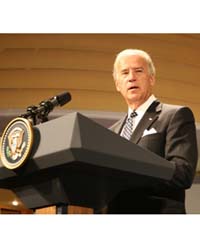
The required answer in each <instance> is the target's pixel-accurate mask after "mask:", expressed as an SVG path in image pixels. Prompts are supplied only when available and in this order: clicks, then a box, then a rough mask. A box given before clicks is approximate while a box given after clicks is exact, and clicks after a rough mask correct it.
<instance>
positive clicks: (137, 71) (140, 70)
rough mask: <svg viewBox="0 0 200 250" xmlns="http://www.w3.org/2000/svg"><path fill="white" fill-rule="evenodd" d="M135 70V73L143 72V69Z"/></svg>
mask: <svg viewBox="0 0 200 250" xmlns="http://www.w3.org/2000/svg"><path fill="white" fill-rule="evenodd" d="M135 72H136V73H140V72H143V69H136V70H135Z"/></svg>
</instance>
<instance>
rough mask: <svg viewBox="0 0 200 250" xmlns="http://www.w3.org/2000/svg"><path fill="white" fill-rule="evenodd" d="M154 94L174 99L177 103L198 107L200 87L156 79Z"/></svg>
mask: <svg viewBox="0 0 200 250" xmlns="http://www.w3.org/2000/svg"><path fill="white" fill-rule="evenodd" d="M154 88H155V92H156V94H157V95H159V96H163V97H168V98H170V97H171V98H173V99H176V100H177V101H179V102H190V103H196V104H199V105H200V86H199V85H193V84H191V83H189V84H188V83H187V82H179V81H174V80H171V81H170V80H165V79H157V81H156V84H155V87H154Z"/></svg>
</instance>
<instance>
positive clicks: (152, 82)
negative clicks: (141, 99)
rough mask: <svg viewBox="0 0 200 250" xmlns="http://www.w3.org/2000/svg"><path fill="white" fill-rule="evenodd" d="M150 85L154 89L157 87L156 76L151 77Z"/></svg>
mask: <svg viewBox="0 0 200 250" xmlns="http://www.w3.org/2000/svg"><path fill="white" fill-rule="evenodd" d="M150 84H151V86H152V87H153V86H154V85H155V76H154V75H151V76H150Z"/></svg>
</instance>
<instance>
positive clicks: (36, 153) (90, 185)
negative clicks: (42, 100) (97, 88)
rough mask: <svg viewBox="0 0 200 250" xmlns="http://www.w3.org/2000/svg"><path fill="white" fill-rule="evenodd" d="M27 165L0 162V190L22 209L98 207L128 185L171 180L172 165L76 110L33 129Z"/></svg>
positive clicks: (146, 185) (139, 185) (103, 205)
mask: <svg viewBox="0 0 200 250" xmlns="http://www.w3.org/2000/svg"><path fill="white" fill-rule="evenodd" d="M33 132H34V143H33V148H32V151H31V155H30V157H29V159H28V160H27V161H26V163H25V164H24V165H23V166H21V167H20V168H17V169H15V170H10V169H7V168H5V167H4V166H3V165H2V162H1V161H0V188H6V189H10V190H12V191H13V192H14V193H15V194H16V195H17V196H18V197H19V198H20V199H21V200H22V202H23V203H24V204H25V206H26V207H27V208H30V209H37V208H43V207H47V206H57V207H60V206H64V205H65V206H66V205H74V206H82V207H89V208H93V209H94V210H96V211H97V210H99V209H101V208H103V207H105V206H106V205H107V204H108V202H109V201H111V200H112V199H113V198H114V197H115V195H117V194H118V193H119V192H120V191H123V190H125V189H128V188H136V187H137V188H140V187H141V188H143V187H148V186H149V185H151V183H152V182H155V181H156V180H158V179H164V180H170V179H171V178H172V176H173V173H174V166H173V165H172V164H171V163H170V162H168V161H167V160H165V159H163V158H161V157H160V156H158V155H156V154H154V153H152V152H150V151H148V150H145V149H143V148H141V147H139V146H138V145H135V144H134V143H132V142H130V141H127V140H126V139H124V138H122V137H120V136H119V135H117V134H115V133H113V132H112V131H110V130H109V129H107V128H104V127H103V126H101V125H99V124H98V123H96V122H94V121H92V120H90V119H89V118H87V117H85V116H83V115H82V114H80V113H78V112H74V113H69V114H68V115H65V116H62V117H59V118H56V119H54V120H50V121H48V122H45V123H41V124H39V125H37V126H34V127H33Z"/></svg>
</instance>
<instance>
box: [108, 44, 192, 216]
mask: <svg viewBox="0 0 200 250" xmlns="http://www.w3.org/2000/svg"><path fill="white" fill-rule="evenodd" d="M113 77H114V81H115V85H116V89H117V91H118V92H120V93H121V95H122V96H123V97H124V99H125V101H126V103H127V105H128V115H127V116H126V117H124V118H123V119H121V120H120V121H118V122H117V123H115V124H114V125H113V126H112V127H111V130H112V131H114V132H115V133H118V134H120V135H121V136H123V137H125V138H126V139H129V140H130V141H132V142H133V143H136V144H138V145H139V146H141V147H143V148H146V149H148V150H150V151H152V152H154V153H156V154H158V155H160V156H161V157H163V158H165V159H166V160H168V161H170V162H171V163H172V164H174V165H175V173H174V175H173V178H172V180H170V181H165V180H161V179H158V180H157V181H155V183H154V184H152V185H151V186H149V187H148V188H144V189H142V188H140V189H132V190H126V191H123V192H121V193H120V194H118V195H117V196H116V197H115V198H114V199H113V201H111V202H110V204H109V205H108V213H111V214H114V213H117V214H134V213H136V214H160V213H164V214H167V213H173V214H176V213H186V210H185V189H187V188H189V187H190V186H191V184H192V181H193V178H194V175H195V169H196V164H197V141H196V129H195V121H194V116H193V114H192V111H191V110H190V109H189V108H187V107H182V106H175V105H168V104H162V103H160V101H159V100H158V99H156V97H155V96H154V95H153V94H152V93H153V86H154V84H155V67H154V64H153V62H152V60H151V58H150V56H149V55H148V54H147V53H146V52H144V51H142V50H134V49H127V50H124V51H122V52H120V53H119V54H118V55H117V57H116V60H115V63H114V71H113ZM131 113H132V114H133V115H131ZM130 116H132V118H131V119H132V121H133V124H132V125H130V124H129V125H128V129H127V121H128V120H131V119H130ZM130 130H131V132H132V134H131V137H130V138H129V132H130ZM144 157H145V156H144Z"/></svg>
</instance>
